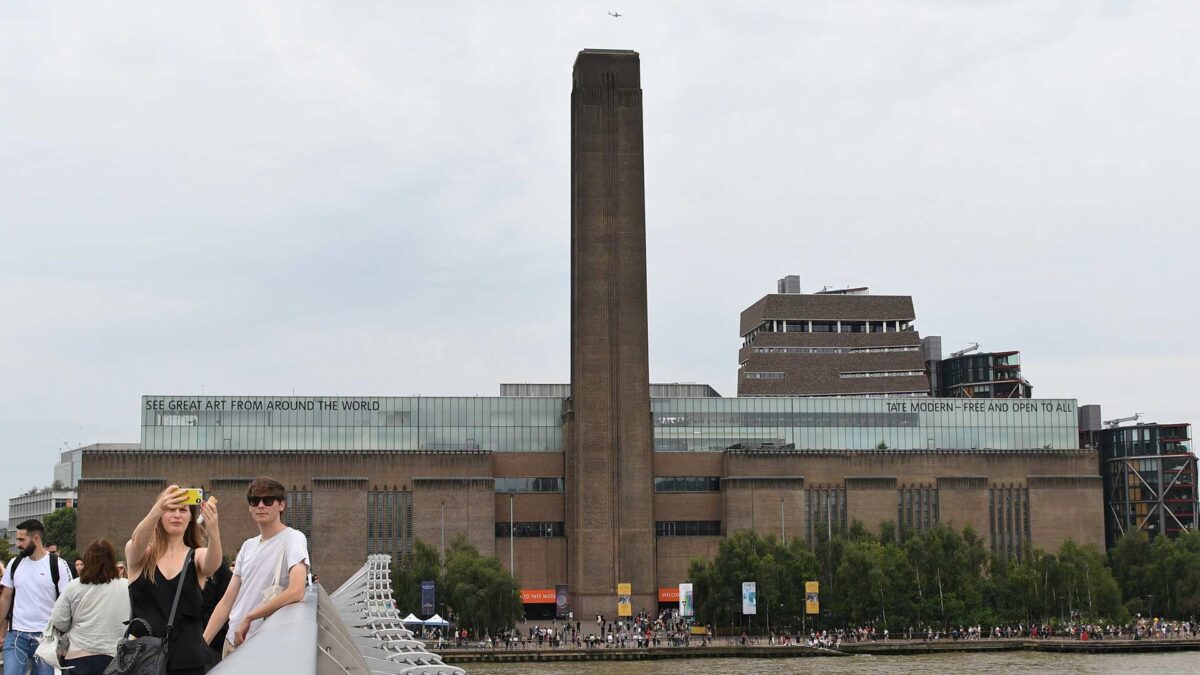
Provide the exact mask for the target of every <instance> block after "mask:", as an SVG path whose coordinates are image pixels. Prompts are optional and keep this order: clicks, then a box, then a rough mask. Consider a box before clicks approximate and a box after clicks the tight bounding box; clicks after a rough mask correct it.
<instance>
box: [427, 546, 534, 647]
mask: <svg viewBox="0 0 1200 675" xmlns="http://www.w3.org/2000/svg"><path fill="white" fill-rule="evenodd" d="M444 578H445V589H446V604H447V605H448V606H449V607H451V608H453V611H454V613H455V616H456V618H457V620H458V625H459V626H463V627H468V628H470V629H471V630H472V631H473V632H474V634H475V635H479V636H482V635H494V634H495V633H497V632H498V631H501V630H507V629H510V628H512V627H513V626H514V625H515V624H516V622H518V621H520V620H521V619H522V618H524V608H523V607H522V606H521V587H520V583H519V582H518V581H517V578H516V577H515V576H513V575H512V573H511V572H509V571H507V570H505V569H504V567H503V566H501V564H500V561H499V560H497V559H496V558H494V557H492V556H483V555H480V554H479V551H478V550H476V548H475V547H474V546H472V545H470V544H469V543H467V540H466V539H465V538H463V537H459V538H457V539H455V540H454V543H453V544H451V546H450V550H448V551H446V573H445V577H444Z"/></svg>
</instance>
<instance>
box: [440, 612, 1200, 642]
mask: <svg viewBox="0 0 1200 675" xmlns="http://www.w3.org/2000/svg"><path fill="white" fill-rule="evenodd" d="M573 619H574V617H573V616H572V617H569V618H568V619H567V620H565V621H564V620H558V621H553V622H548V623H545V624H542V623H537V624H532V625H527V626H524V627H522V628H519V629H514V630H511V631H504V632H501V633H499V634H496V635H491V634H485V635H483V636H480V637H475V638H470V637H468V634H467V632H466V631H465V630H461V631H458V630H455V631H450V632H449V633H448V634H449V635H451V637H450V638H449V639H443V638H442V637H441V635H442V633H440V632H433V633H431V634H430V635H429V636H428V637H429V638H432V639H434V640H436V641H437V643H438V644H439V646H442V647H458V648H483V649H506V650H512V649H559V648H575V649H628V648H643V649H644V648H647V647H690V646H709V645H711V644H719V645H739V646H757V645H776V646H797V645H798V646H808V647H817V648H822V649H833V650H836V649H839V648H841V647H842V646H843V645H847V644H858V643H872V642H890V641H905V642H934V641H975V640H988V639H992V640H1017V639H1020V640H1024V639H1035V640H1045V639H1058V640H1064V639H1073V640H1115V639H1129V640H1137V639H1169V638H1178V639H1183V638H1197V637H1200V622H1189V621H1166V620H1162V619H1146V618H1139V619H1138V620H1137V621H1136V622H1134V623H1130V624H1126V625H1116V624H1104V625H1099V624H1087V623H1081V622H1069V623H1066V624H1061V625H1058V626H1051V625H1048V624H1043V625H1025V624H1017V625H1004V626H986V627H985V626H982V625H974V626H951V627H948V628H945V629H940V628H934V627H933V626H931V625H927V626H925V627H923V628H922V627H916V626H909V627H906V628H903V629H899V630H897V631H891V630H889V629H886V628H877V627H875V626H859V627H856V628H842V629H835V630H812V631H808V632H807V633H800V632H796V633H792V632H788V631H786V630H785V631H780V632H768V633H767V634H766V635H756V634H750V633H746V632H742V633H737V632H734V633H731V634H728V635H722V636H720V637H716V638H714V637H713V630H712V628H711V627H709V626H694V625H692V623H691V621H689V620H688V619H685V618H684V617H681V616H679V613H678V611H677V610H674V609H669V610H665V611H663V612H661V613H660V614H659V615H658V616H657V617H652V616H650V615H649V614H648V613H646V612H642V613H640V614H638V615H637V616H635V617H630V618H618V619H615V620H607V619H605V618H604V617H603V616H597V617H596V622H595V629H594V630H592V629H591V626H592V624H591V622H588V623H586V624H585V623H582V622H578V621H574V620H573Z"/></svg>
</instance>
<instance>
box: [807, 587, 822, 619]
mask: <svg viewBox="0 0 1200 675" xmlns="http://www.w3.org/2000/svg"><path fill="white" fill-rule="evenodd" d="M804 613H805V614H820V613H821V584H820V583H819V582H816V581H806V582H804Z"/></svg>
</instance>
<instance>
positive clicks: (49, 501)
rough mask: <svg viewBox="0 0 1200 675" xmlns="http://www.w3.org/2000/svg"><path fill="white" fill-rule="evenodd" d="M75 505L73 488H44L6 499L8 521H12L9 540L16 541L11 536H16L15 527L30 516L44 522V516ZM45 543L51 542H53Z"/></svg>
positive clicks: (75, 499) (76, 502)
mask: <svg viewBox="0 0 1200 675" xmlns="http://www.w3.org/2000/svg"><path fill="white" fill-rule="evenodd" d="M77 505H78V498H77V495H76V494H75V490H55V489H53V488H46V489H44V490H34V491H31V492H27V493H25V494H23V495H21V496H19V497H11V498H10V499H9V500H8V522H10V523H12V529H11V530H10V535H9V542H10V543H14V544H15V543H16V542H15V541H14V540H13V538H12V537H15V536H16V535H15V529H16V527H17V525H20V524H21V523H22V522H24V521H26V520H29V519H30V518H37V519H38V520H40V521H43V522H45V520H46V516H48V515H50V514H51V513H54V512H55V511H57V510H58V509H63V508H68V509H73V508H75V507H76V506H77ZM46 543H48V544H53V543H55V542H52V541H51V542H46Z"/></svg>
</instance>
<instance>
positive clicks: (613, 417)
mask: <svg viewBox="0 0 1200 675" xmlns="http://www.w3.org/2000/svg"><path fill="white" fill-rule="evenodd" d="M647 341H648V339H647V329H646V191H645V169H644V158H643V150H642V90H641V62H640V60H639V57H638V54H637V52H632V51H617V50H594V49H586V50H584V51H582V52H580V53H579V56H578V57H577V58H576V59H575V71H574V88H573V89H572V92H571V392H572V411H571V412H570V413H568V415H567V416H566V427H567V428H566V439H565V441H566V473H567V527H568V531H567V574H568V578H569V585H570V589H571V606H572V609H573V610H574V612H575V614H576V617H577V618H578V617H585V618H586V617H593V618H594V617H595V615H596V614H604V615H605V617H614V616H616V615H617V602H616V585H617V584H618V583H629V584H632V590H633V598H632V604H633V612H634V613H635V614H636V613H637V612H638V611H640V610H642V609H646V610H650V611H653V609H654V607H655V600H656V591H657V589H656V581H657V580H656V575H655V568H654V565H655V552H654V544H655V539H654V537H655V534H654V502H653V499H654V494H653V478H654V476H653V466H652V460H653V454H652V453H653V437H652V433H653V432H652V428H651V424H650V384H649V382H650V368H649V357H648V351H649V348H648V346H647Z"/></svg>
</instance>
